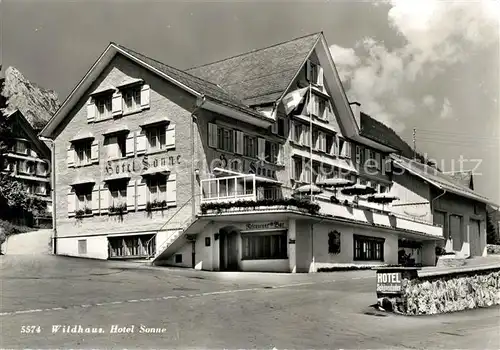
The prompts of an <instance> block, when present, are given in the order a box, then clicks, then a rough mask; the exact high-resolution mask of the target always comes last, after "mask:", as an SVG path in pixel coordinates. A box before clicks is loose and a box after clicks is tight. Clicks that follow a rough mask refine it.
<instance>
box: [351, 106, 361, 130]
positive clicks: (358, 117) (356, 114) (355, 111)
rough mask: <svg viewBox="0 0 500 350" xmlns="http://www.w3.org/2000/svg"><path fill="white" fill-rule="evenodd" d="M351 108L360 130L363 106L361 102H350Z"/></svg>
mask: <svg viewBox="0 0 500 350" xmlns="http://www.w3.org/2000/svg"><path fill="white" fill-rule="evenodd" d="M349 106H351V110H352V114H354V120H356V124H358V128H360V129H361V104H360V103H359V102H349Z"/></svg>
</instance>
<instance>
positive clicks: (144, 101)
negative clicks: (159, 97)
mask: <svg viewBox="0 0 500 350" xmlns="http://www.w3.org/2000/svg"><path fill="white" fill-rule="evenodd" d="M149 91H150V89H149V85H148V84H144V85H143V86H142V87H141V108H142V109H147V108H149Z"/></svg>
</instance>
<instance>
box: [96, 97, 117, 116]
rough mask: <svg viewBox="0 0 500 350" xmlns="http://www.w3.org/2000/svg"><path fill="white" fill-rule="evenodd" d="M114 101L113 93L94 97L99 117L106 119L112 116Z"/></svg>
mask: <svg viewBox="0 0 500 350" xmlns="http://www.w3.org/2000/svg"><path fill="white" fill-rule="evenodd" d="M112 101H113V96H112V95H111V94H110V95H104V96H97V97H94V104H95V111H96V112H95V113H96V118H97V119H106V118H110V117H111V115H112V113H113V107H112Z"/></svg>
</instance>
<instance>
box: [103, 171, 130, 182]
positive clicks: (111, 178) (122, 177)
mask: <svg viewBox="0 0 500 350" xmlns="http://www.w3.org/2000/svg"><path fill="white" fill-rule="evenodd" d="M128 179H130V174H128V173H123V174H115V175H111V176H108V177H106V178H104V182H109V181H117V180H128Z"/></svg>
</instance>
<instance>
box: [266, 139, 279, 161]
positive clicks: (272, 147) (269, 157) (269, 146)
mask: <svg viewBox="0 0 500 350" xmlns="http://www.w3.org/2000/svg"><path fill="white" fill-rule="evenodd" d="M278 152H279V146H278V144H277V143H274V142H270V141H266V144H265V160H266V161H268V162H270V163H273V164H275V163H277V162H278Z"/></svg>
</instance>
